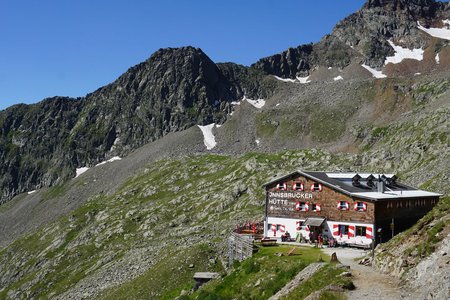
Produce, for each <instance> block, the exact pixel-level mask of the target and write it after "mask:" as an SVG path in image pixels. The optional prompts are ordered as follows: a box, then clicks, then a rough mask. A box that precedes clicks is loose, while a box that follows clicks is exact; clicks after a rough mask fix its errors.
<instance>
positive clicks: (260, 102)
mask: <svg viewBox="0 0 450 300" xmlns="http://www.w3.org/2000/svg"><path fill="white" fill-rule="evenodd" d="M244 100H246V101H247V102H248V103H250V104H251V105H253V106H254V107H256V108H262V107H263V106H264V105H265V104H266V100H264V99H256V100H252V99H248V98H246V97H245V96H244V99H242V101H244Z"/></svg>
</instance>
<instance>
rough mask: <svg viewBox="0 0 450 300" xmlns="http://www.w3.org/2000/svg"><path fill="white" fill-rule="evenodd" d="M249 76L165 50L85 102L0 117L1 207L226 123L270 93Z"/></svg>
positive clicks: (26, 108) (62, 101)
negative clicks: (179, 134)
mask: <svg viewBox="0 0 450 300" xmlns="http://www.w3.org/2000/svg"><path fill="white" fill-rule="evenodd" d="M223 72H224V73H225V74H227V75H228V76H229V78H227V77H225V76H224V74H223ZM248 72H249V71H248V70H247V69H246V68H244V67H242V66H237V65H234V64H227V65H222V66H221V69H219V67H218V66H217V65H216V64H215V63H213V62H212V61H211V60H210V59H209V57H207V56H206V55H205V54H204V53H203V52H202V51H201V50H200V49H198V48H192V47H184V48H177V49H161V50H159V51H157V52H156V53H154V54H153V55H152V56H151V57H150V58H149V59H148V60H147V61H145V62H143V63H141V64H138V65H136V66H134V67H132V68H130V69H129V70H128V71H127V72H126V73H124V74H123V75H122V76H120V77H119V78H118V79H117V80H116V81H115V82H113V83H111V84H109V85H107V86H105V87H102V88H100V89H98V90H97V91H95V92H93V93H91V94H88V95H87V96H86V97H84V98H80V99H69V98H61V97H56V98H50V99H46V100H44V101H42V102H40V103H38V104H35V105H16V106H13V107H10V108H8V109H6V110H4V111H2V112H0V132H1V135H0V149H2V151H0V157H1V161H2V163H1V164H0V190H1V193H0V203H1V202H4V201H6V200H8V199H10V198H11V197H12V196H14V195H16V194H18V193H20V192H23V191H30V190H34V189H36V188H39V187H42V186H50V185H53V184H57V183H60V182H62V181H65V180H67V179H69V178H72V177H74V176H75V168H77V167H82V166H91V165H95V164H97V163H99V162H100V161H103V160H106V159H108V158H110V157H113V156H117V155H118V156H123V155H125V154H127V153H128V152H129V151H131V150H132V149H136V148H137V147H139V146H141V145H143V144H145V143H148V142H150V141H154V140H156V139H159V138H161V137H163V136H165V135H166V134H168V133H169V132H174V131H179V130H184V129H186V128H189V127H191V126H193V125H195V124H209V123H213V122H216V123H223V122H224V121H225V119H226V115H227V113H229V112H230V111H231V107H230V102H231V101H235V100H237V99H239V98H241V97H242V96H243V94H244V93H245V92H246V91H247V92H248V93H250V94H263V95H264V94H265V93H266V92H265V90H268V89H265V88H263V87H261V86H260V85H259V84H258V83H257V82H256V81H255V80H254V79H253V78H257V77H258V75H257V74H258V71H253V73H252V74H249V73H248ZM259 76H260V75H259ZM244 78H245V80H244ZM242 80H243V81H244V84H243V85H242V86H241V84H240V82H241V81H242ZM267 88H270V86H267Z"/></svg>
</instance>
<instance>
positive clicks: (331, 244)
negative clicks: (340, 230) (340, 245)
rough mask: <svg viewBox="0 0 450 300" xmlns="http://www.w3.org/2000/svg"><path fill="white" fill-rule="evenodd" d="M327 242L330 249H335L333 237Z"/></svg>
mask: <svg viewBox="0 0 450 300" xmlns="http://www.w3.org/2000/svg"><path fill="white" fill-rule="evenodd" d="M328 242H329V243H330V248H333V247H335V241H334V237H331V238H330V239H329V241H328Z"/></svg>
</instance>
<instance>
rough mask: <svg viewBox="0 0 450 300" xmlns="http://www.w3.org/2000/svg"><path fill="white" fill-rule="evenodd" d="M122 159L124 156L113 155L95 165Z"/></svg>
mask: <svg viewBox="0 0 450 300" xmlns="http://www.w3.org/2000/svg"><path fill="white" fill-rule="evenodd" d="M121 159H122V158H120V157H119V156H114V157H112V158H110V159H108V160H105V161H102V162H101V163H99V164H96V165H95V166H96V167H98V166H101V165H104V164H107V163H110V162H113V161H117V160H121Z"/></svg>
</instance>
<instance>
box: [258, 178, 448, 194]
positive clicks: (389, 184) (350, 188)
mask: <svg viewBox="0 0 450 300" xmlns="http://www.w3.org/2000/svg"><path fill="white" fill-rule="evenodd" d="M293 175H302V176H304V177H306V178H309V179H312V180H314V181H317V182H319V183H322V184H324V185H325V186H327V187H329V188H332V189H335V190H337V191H340V192H342V193H344V194H346V195H349V196H354V197H360V198H365V199H370V200H377V199H395V198H411V197H436V196H442V195H440V194H436V193H431V192H426V191H421V190H418V189H416V188H414V187H411V186H408V185H405V184H402V183H399V182H397V181H396V180H395V179H396V176H395V175H394V174H388V175H383V174H370V173H366V174H363V175H364V176H361V175H360V174H358V173H331V172H317V171H295V172H292V173H290V174H287V175H285V176H282V177H278V178H275V179H273V180H271V181H270V182H268V183H266V184H264V186H268V185H270V184H274V183H277V182H280V181H283V180H284V179H286V178H288V177H291V176H293ZM357 175H358V176H357ZM370 175H372V176H370ZM353 177H355V178H357V179H358V183H359V184H358V185H355V184H353V180H352V178H353ZM369 177H372V178H375V179H374V180H373V183H374V184H373V185H372V186H370V185H369V183H368V180H367V179H368V178H369ZM379 178H380V179H379ZM381 178H384V179H385V180H384V184H385V191H386V192H385V193H379V192H378V191H377V184H378V182H379V180H382V179H381Z"/></svg>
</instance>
